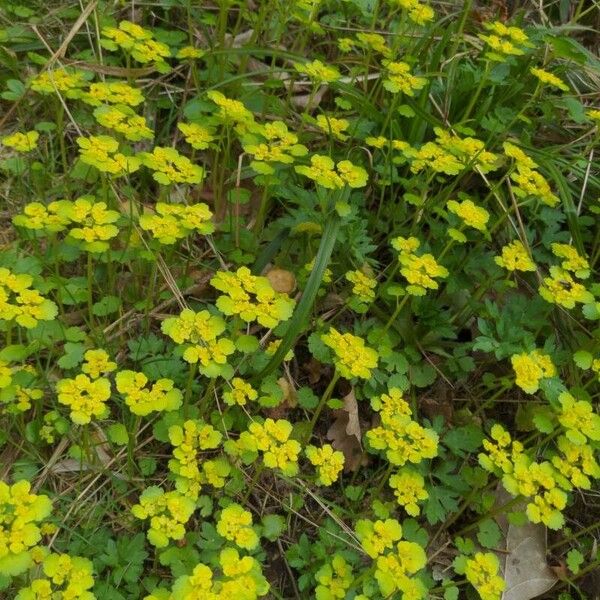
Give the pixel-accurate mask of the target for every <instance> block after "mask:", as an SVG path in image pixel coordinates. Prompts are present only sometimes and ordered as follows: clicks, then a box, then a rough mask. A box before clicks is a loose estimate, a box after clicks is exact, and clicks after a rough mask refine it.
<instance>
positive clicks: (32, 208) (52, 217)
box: [12, 202, 70, 233]
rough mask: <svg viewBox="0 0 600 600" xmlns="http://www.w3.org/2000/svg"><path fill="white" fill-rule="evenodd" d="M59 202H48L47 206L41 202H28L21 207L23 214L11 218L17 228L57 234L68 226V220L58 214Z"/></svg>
mask: <svg viewBox="0 0 600 600" xmlns="http://www.w3.org/2000/svg"><path fill="white" fill-rule="evenodd" d="M60 206H61V205H60V202H50V204H48V206H46V205H44V204H42V203H41V202H30V203H29V204H26V205H25V206H24V207H23V212H22V213H20V214H18V215H15V216H14V217H13V220H12V221H13V223H14V224H15V225H16V226H17V227H25V228H26V229H33V230H35V231H41V230H43V231H45V232H47V233H57V232H59V231H63V230H64V229H65V228H66V227H67V225H68V224H69V222H70V221H69V218H68V217H67V216H66V215H64V214H59V212H58V211H59V208H60Z"/></svg>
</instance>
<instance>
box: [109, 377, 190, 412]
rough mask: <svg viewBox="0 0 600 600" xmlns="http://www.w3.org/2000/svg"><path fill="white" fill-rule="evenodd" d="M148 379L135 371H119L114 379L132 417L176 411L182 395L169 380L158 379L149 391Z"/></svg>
mask: <svg viewBox="0 0 600 600" xmlns="http://www.w3.org/2000/svg"><path fill="white" fill-rule="evenodd" d="M147 383H148V378H147V377H146V376H145V375H144V374H143V373H139V372H136V371H119V373H117V377H116V384H117V390H118V391H119V392H120V393H121V394H122V395H123V397H124V398H125V404H127V406H128V407H129V410H130V411H131V412H132V413H133V414H134V415H139V416H141V417H145V416H146V415H149V414H150V413H151V412H163V411H169V410H177V409H178V408H179V407H180V406H181V403H182V399H183V394H182V393H181V391H180V390H178V389H177V388H176V387H175V383H174V382H173V381H172V380H171V379H166V378H162V379H158V380H157V381H156V382H155V383H153V384H152V387H151V388H150V389H148V388H146V387H145V386H146V384H147Z"/></svg>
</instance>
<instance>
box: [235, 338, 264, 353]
mask: <svg viewBox="0 0 600 600" xmlns="http://www.w3.org/2000/svg"><path fill="white" fill-rule="evenodd" d="M235 347H236V348H237V349H238V350H239V351H240V352H244V353H245V354H251V353H252V352H256V351H257V350H258V347H259V342H258V340H257V339H256V337H254V336H253V335H240V337H238V339H237V340H235Z"/></svg>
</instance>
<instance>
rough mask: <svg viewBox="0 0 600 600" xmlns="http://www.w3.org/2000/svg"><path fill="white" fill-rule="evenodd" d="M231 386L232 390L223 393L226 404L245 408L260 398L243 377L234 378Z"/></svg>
mask: <svg viewBox="0 0 600 600" xmlns="http://www.w3.org/2000/svg"><path fill="white" fill-rule="evenodd" d="M230 384H231V389H229V390H227V391H226V392H224V393H223V400H224V401H225V404H227V405H229V406H234V405H236V404H237V405H238V406H245V405H246V403H247V402H252V401H253V400H256V399H257V398H258V392H257V391H256V390H255V389H254V388H253V387H252V385H251V384H249V383H248V382H246V381H244V380H243V379H242V378H241V377H234V378H233V379H232V380H231V381H230Z"/></svg>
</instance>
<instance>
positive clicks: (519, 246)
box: [494, 240, 536, 271]
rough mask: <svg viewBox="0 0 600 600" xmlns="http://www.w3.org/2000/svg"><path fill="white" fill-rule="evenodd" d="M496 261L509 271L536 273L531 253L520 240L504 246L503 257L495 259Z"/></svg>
mask: <svg viewBox="0 0 600 600" xmlns="http://www.w3.org/2000/svg"><path fill="white" fill-rule="evenodd" d="M494 261H495V262H496V264H497V265H499V266H501V267H504V268H505V269H506V270H507V271H535V269H536V267H535V263H534V262H533V260H532V259H531V257H530V256H529V252H528V251H527V249H526V248H525V246H524V245H523V242H521V241H520V240H516V241H514V242H510V243H509V244H507V245H506V246H504V247H503V248H502V254H501V256H496V257H494Z"/></svg>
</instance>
